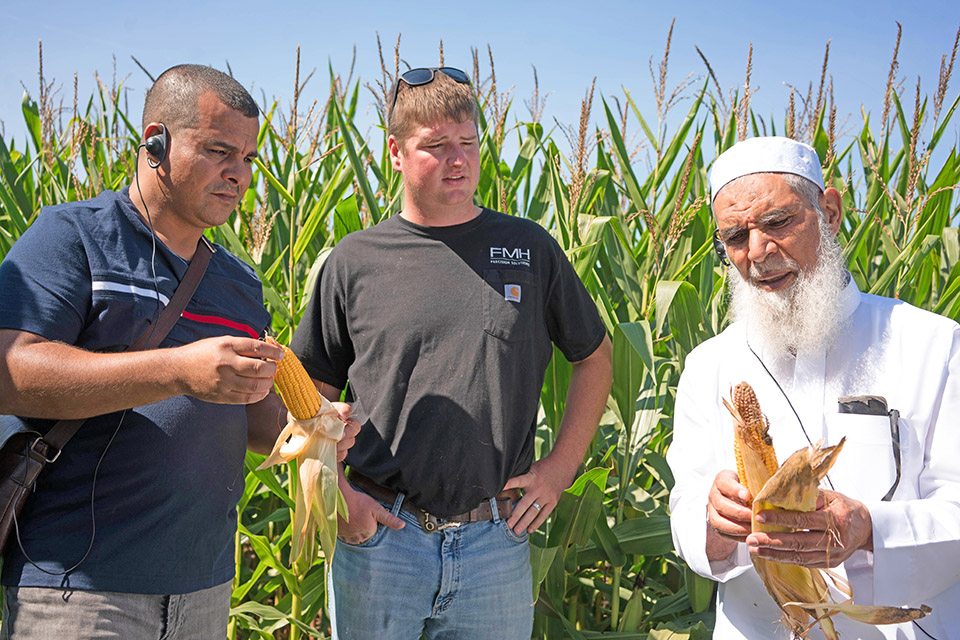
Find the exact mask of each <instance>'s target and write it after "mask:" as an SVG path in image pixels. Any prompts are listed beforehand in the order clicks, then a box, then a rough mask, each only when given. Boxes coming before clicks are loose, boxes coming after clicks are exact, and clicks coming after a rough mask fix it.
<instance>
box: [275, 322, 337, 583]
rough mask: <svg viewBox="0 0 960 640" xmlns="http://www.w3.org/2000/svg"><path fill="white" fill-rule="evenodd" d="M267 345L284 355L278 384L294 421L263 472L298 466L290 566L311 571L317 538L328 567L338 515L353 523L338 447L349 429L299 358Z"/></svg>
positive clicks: (283, 433) (335, 541) (335, 539)
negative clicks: (339, 475)
mask: <svg viewBox="0 0 960 640" xmlns="http://www.w3.org/2000/svg"><path fill="white" fill-rule="evenodd" d="M267 341H268V342H270V343H271V344H274V345H276V346H278V347H280V348H282V349H283V351H284V357H283V359H282V360H280V361H279V362H278V363H277V374H276V376H275V377H274V379H273V381H274V384H275V385H276V387H277V392H278V393H279V394H280V398H281V399H282V400H283V403H284V405H286V407H287V410H288V411H290V415H291V416H293V418H294V420H291V421H290V422H289V423H288V424H287V426H286V427H284V429H283V430H282V431H281V432H280V435H279V436H278V437H277V441H276V443H275V444H274V446H273V451H271V452H270V455H269V456H267V459H266V460H264V461H263V463H262V464H261V465H260V466H259V467H258V469H266V468H267V467H270V466H273V465H275V464H278V463H281V462H290V461H292V460H294V459H295V460H296V466H297V476H298V479H299V482H298V483H297V492H296V497H295V502H294V504H295V506H294V510H293V536H292V540H291V554H290V562H291V563H294V562H295V561H297V560H301V561H302V563H303V564H304V566H309V565H310V564H311V563H312V562H313V560H314V558H316V555H317V537H318V535H317V534H319V538H320V547H321V548H322V549H323V554H324V557H325V558H326V560H327V563H326V564H327V566H328V567H329V566H330V563H331V561H332V560H333V554H334V551H335V549H336V544H337V512H338V511H339V512H340V514H341V515H342V516H343V517H344V519H346V518H347V517H348V514H347V507H346V503H345V502H344V500H343V496H342V494H341V493H340V489H339V488H338V487H337V442H338V441H339V440H340V438H341V437H343V427H344V423H343V421H341V420H340V418H339V416H338V414H337V410H336V409H335V408H334V407H333V405H332V404H331V403H330V401H329V400H327V399H326V398H324V397H323V396H322V395H320V392H318V391H317V388H316V387H315V386H314V384H313V381H312V380H310V376H309V375H308V374H307V372H306V370H305V369H304V368H303V364H301V363H300V360H298V359H297V356H296V355H294V353H293V352H292V351H291V350H290V349H289V348H288V347H285V346H283V345H281V344H279V343H277V342H276V341H275V340H273V338H267Z"/></svg>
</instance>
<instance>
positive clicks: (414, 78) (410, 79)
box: [400, 67, 433, 87]
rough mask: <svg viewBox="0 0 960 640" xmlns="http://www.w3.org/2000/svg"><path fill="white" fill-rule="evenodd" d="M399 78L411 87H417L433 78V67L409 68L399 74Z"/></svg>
mask: <svg viewBox="0 0 960 640" xmlns="http://www.w3.org/2000/svg"><path fill="white" fill-rule="evenodd" d="M400 79H401V80H403V81H404V82H406V83H407V84H408V85H410V86H411V87H418V86H420V85H422V84H427V83H429V82H430V81H431V80H433V69H425V68H422V67H421V68H419V69H410V70H409V71H406V72H404V73H402V74H400Z"/></svg>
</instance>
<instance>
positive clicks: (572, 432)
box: [550, 337, 613, 473]
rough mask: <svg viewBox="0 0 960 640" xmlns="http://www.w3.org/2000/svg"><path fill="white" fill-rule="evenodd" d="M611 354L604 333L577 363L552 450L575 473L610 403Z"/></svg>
mask: <svg viewBox="0 0 960 640" xmlns="http://www.w3.org/2000/svg"><path fill="white" fill-rule="evenodd" d="M611 354H612V348H611V345H610V340H609V339H608V338H606V337H604V339H603V342H602V343H601V344H600V346H599V347H598V348H597V349H596V351H594V352H593V353H592V354H591V355H590V356H589V357H587V358H586V359H584V360H581V361H579V362H575V363H573V372H572V373H571V376H570V385H569V387H567V401H566V408H565V409H564V412H563V419H562V420H561V422H560V430H559V433H558V434H557V441H556V443H555V444H554V446H553V450H552V451H551V452H550V458H551V460H552V461H555V462H556V463H558V464H561V465H562V466H563V467H564V468H565V469H569V470H570V472H571V473H575V472H576V469H577V467H579V466H580V463H582V462H583V456H584V455H585V454H586V452H587V448H588V447H589V446H590V442H591V441H592V440H593V436H594V434H595V433H596V431H597V425H598V424H599V422H600V417H601V416H602V415H603V411H604V408H605V407H606V403H607V396H608V395H610V387H611V385H612V384H613V367H612V355H611Z"/></svg>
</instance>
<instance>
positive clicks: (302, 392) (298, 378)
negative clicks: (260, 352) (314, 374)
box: [267, 338, 321, 420]
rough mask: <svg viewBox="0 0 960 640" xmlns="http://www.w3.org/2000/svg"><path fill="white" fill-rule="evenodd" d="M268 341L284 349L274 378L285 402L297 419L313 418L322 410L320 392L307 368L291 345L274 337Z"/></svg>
mask: <svg viewBox="0 0 960 640" xmlns="http://www.w3.org/2000/svg"><path fill="white" fill-rule="evenodd" d="M267 342H269V343H271V344H273V345H275V346H278V347H280V348H281V349H283V354H284V355H283V360H281V361H280V362H278V363H277V375H276V376H274V378H273V383H274V384H275V385H277V392H278V393H279V394H280V398H281V399H282V400H283V404H284V405H286V407H287V410H288V411H290V414H291V415H292V416H293V417H294V418H296V419H297V420H309V419H310V418H313V417H314V416H316V415H317V413H318V412H319V411H320V404H321V402H320V392H319V391H317V387H316V386H314V384H313V381H312V380H311V379H310V376H309V375H308V374H307V370H306V369H304V368H303V364H301V363H300V360H299V359H298V358H297V356H296V355H294V353H293V351H291V350H290V348H289V347H286V346H284V345H282V344H280V343H278V342H277V341H276V340H274V339H273V338H267Z"/></svg>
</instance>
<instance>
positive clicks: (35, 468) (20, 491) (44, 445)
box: [0, 236, 215, 553]
mask: <svg viewBox="0 0 960 640" xmlns="http://www.w3.org/2000/svg"><path fill="white" fill-rule="evenodd" d="M214 251H215V249H214V248H213V245H211V244H210V243H209V242H208V241H207V239H206V238H204V237H202V236H201V238H200V241H199V242H198V243H197V252H196V253H195V254H194V256H193V259H192V260H191V261H190V266H189V267H187V272H186V273H185V274H184V276H183V280H181V281H180V284H179V285H177V290H176V291H175V292H174V294H173V297H172V298H171V299H170V303H169V304H167V306H166V307H164V309H163V311H162V312H161V313H160V317H159V318H158V320H157V326H156V327H155V328H151V327H147V329H146V331H144V332H143V334H141V336H140V337H139V338H138V339H137V341H136V342H134V343H133V344H132V345H130V346H129V347H127V351H139V350H141V349H155V348H156V347H157V346H158V345H159V344H160V343H161V342H163V339H164V338H166V337H167V334H168V333H170V329H172V328H173V325H175V324H176V323H177V320H179V319H180V314H181V313H183V310H184V309H185V308H186V306H187V302H189V301H190V298H191V297H193V292H194V291H196V290H197V285H199V284H200V280H201V278H203V274H204V272H205V271H206V269H207V264H208V263H209V262H210V257H211V256H212V255H213V252H214ZM84 422H86V419H76V420H60V421H58V422H57V423H56V424H54V425H53V427H51V428H50V431H48V432H47V433H46V434H41V433H38V432H37V431H35V430H33V429H31V428H30V427H29V425H27V424H26V423H25V422H24V421H23V420H21V419H20V418H17V417H16V416H9V415H0V553H3V551H4V550H5V549H6V546H7V540H8V539H9V538H10V534H11V533H12V532H13V531H14V529H15V528H16V527H17V517H19V516H20V513H21V512H22V511H23V507H24V505H25V504H26V503H27V498H29V497H30V494H32V493H33V490H34V483H35V482H36V481H37V477H38V476H39V475H40V472H41V471H42V470H43V468H44V467H45V466H46V465H48V464H50V463H52V462H55V461H56V459H57V458H58V457H60V452H61V451H62V450H63V447H64V446H65V445H66V444H67V442H68V441H69V440H70V438H72V437H73V435H74V434H75V433H76V432H77V430H78V429H79V428H80V427H81V425H83V423H84ZM16 537H18V538H19V532H18V533H17V534H16Z"/></svg>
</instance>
